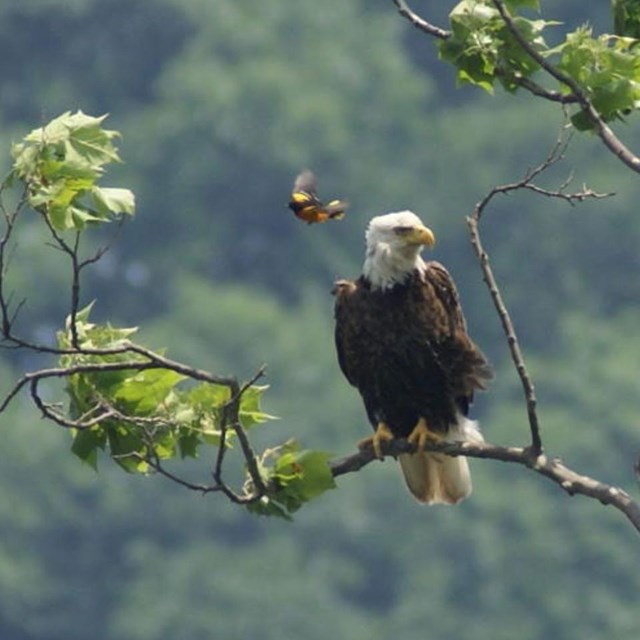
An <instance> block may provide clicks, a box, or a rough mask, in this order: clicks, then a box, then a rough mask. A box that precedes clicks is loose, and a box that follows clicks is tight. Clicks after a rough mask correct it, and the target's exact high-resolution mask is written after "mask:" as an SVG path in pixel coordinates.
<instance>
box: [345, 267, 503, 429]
mask: <svg viewBox="0 0 640 640" xmlns="http://www.w3.org/2000/svg"><path fill="white" fill-rule="evenodd" d="M334 292H335V295H336V303H335V317H336V328H335V340H336V347H337V352H338V360H339V363H340V368H341V369H342V371H343V373H344V374H345V376H346V377H347V379H348V380H349V382H350V383H351V384H352V385H353V386H355V387H357V389H358V390H359V391H360V394H361V395H362V398H363V400H364V405H365V408H366V411H367V415H368V418H369V421H370V422H371V424H372V425H373V426H374V427H375V426H376V425H377V424H379V423H380V422H384V423H386V424H387V425H388V426H389V428H390V429H391V431H392V433H393V434H394V436H396V437H407V436H408V435H409V434H410V433H411V431H412V429H413V428H414V427H415V426H416V423H417V422H418V420H419V419H420V418H424V419H425V420H426V422H427V424H428V425H429V428H430V430H432V431H435V432H440V433H443V434H446V433H447V431H448V430H449V428H450V427H451V426H452V425H454V424H455V423H456V420H457V415H459V414H462V415H466V414H467V413H468V410H469V405H470V403H471V401H472V399H473V393H474V391H475V390H477V389H484V388H485V385H486V383H487V381H488V380H489V379H490V378H491V376H492V374H491V369H490V367H489V364H488V362H487V360H486V358H485V356H484V355H483V354H482V352H481V351H480V350H479V349H478V347H477V346H476V345H475V344H474V343H473V342H472V341H471V339H470V338H469V336H468V335H467V330H466V323H465V319H464V316H463V314H462V309H461V307H460V301H459V298H458V292H457V290H456V286H455V284H454V282H453V280H452V279H451V276H450V275H449V273H448V272H447V270H446V269H445V268H444V267H443V266H442V265H441V264H439V263H437V262H428V263H426V265H425V268H424V270H418V269H416V270H415V271H413V272H412V273H411V274H409V275H408V276H407V278H406V279H405V280H404V281H403V282H401V283H398V284H395V285H393V286H392V287H389V288H386V289H385V288H373V287H371V285H370V283H369V282H368V280H367V279H366V278H365V277H364V276H361V277H360V278H359V279H357V280H342V281H338V282H337V283H336V287H335V290H334Z"/></svg>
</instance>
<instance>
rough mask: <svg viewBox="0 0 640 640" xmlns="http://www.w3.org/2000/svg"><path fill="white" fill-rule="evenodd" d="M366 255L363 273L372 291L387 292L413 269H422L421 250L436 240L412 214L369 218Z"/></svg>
mask: <svg viewBox="0 0 640 640" xmlns="http://www.w3.org/2000/svg"><path fill="white" fill-rule="evenodd" d="M366 239H367V255H366V258H365V261H364V267H363V269H362V273H363V275H364V276H365V278H367V280H369V282H370V283H371V286H372V287H373V288H375V289H388V288H389V287H392V286H393V285H394V284H398V283H400V282H402V281H403V280H405V279H406V278H407V277H408V276H409V275H410V274H411V273H413V271H415V270H416V269H417V270H418V271H420V272H421V271H422V270H423V269H424V261H423V260H422V258H421V257H420V251H421V250H422V247H423V246H427V247H432V246H433V245H434V244H435V242H436V239H435V236H434V235H433V232H432V231H431V229H428V228H427V227H425V226H424V225H423V224H422V221H421V220H420V218H418V216H417V215H416V214H415V213H413V212H412V211H398V212H397V213H387V214H386V215H384V216H377V217H375V218H372V220H371V222H369V227H368V228H367V234H366Z"/></svg>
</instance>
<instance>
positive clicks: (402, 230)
mask: <svg viewBox="0 0 640 640" xmlns="http://www.w3.org/2000/svg"><path fill="white" fill-rule="evenodd" d="M393 231H394V233H395V234H396V235H397V236H406V235H407V234H409V233H411V232H412V231H413V227H405V226H397V227H394V228H393Z"/></svg>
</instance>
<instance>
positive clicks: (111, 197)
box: [91, 186, 136, 218]
mask: <svg viewBox="0 0 640 640" xmlns="http://www.w3.org/2000/svg"><path fill="white" fill-rule="evenodd" d="M91 195H92V197H93V202H94V205H95V207H96V209H97V210H98V211H99V212H100V213H101V214H103V216H104V217H105V218H106V217H108V215H109V214H110V213H114V214H115V213H127V214H129V215H133V213H134V212H135V208H136V204H135V197H134V195H133V192H132V191H130V190H129V189H113V188H106V187H95V186H94V187H92V189H91Z"/></svg>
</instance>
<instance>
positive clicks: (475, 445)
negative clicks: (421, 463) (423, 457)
mask: <svg viewBox="0 0 640 640" xmlns="http://www.w3.org/2000/svg"><path fill="white" fill-rule="evenodd" d="M416 450H417V449H416V445H414V444H411V443H410V442H408V441H407V440H405V439H397V440H392V441H390V442H384V443H383V444H382V453H383V455H385V456H393V457H396V456H398V455H399V454H401V453H415V452H416ZM425 450H426V451H433V452H436V453H444V454H446V455H450V456H459V455H464V456H467V457H470V458H484V459H489V460H498V461H501V462H509V463H514V464H520V465H523V466H525V467H527V468H529V469H531V470H532V471H535V472H536V473H539V474H540V475H542V476H544V477H545V478H548V479H549V480H551V481H552V482H554V483H555V484H557V485H558V486H559V487H560V488H561V489H563V490H564V491H565V492H566V493H568V494H569V495H570V496H574V495H582V496H585V497H588V498H593V499H595V500H598V501H599V502H601V503H602V504H604V505H610V506H612V507H614V508H615V509H617V510H618V511H620V512H621V513H623V514H624V516H625V517H626V518H627V519H628V520H629V522H631V524H632V525H633V526H634V527H635V529H636V531H638V532H639V533H640V504H638V502H636V501H635V500H634V499H633V498H631V496H630V495H629V494H628V493H627V492H626V491H624V490H623V489H621V488H620V487H616V486H612V485H608V484H605V483H603V482H600V481H598V480H594V479H593V478H591V477H589V476H586V475H582V474H579V473H577V472H576V471H574V470H573V469H571V468H569V467H567V466H566V465H565V464H564V463H563V462H562V460H560V459H559V458H548V457H547V456H546V455H544V454H536V453H535V451H534V450H533V449H532V448H530V447H526V448H522V447H499V446H496V445H493V444H490V443H488V442H452V443H441V444H436V443H432V442H429V443H428V444H427V445H426V447H425ZM376 459H377V458H376V454H375V452H374V451H373V448H372V447H371V446H367V447H366V448H363V449H361V450H360V451H358V452H357V453H354V454H352V455H350V456H346V457H344V458H339V459H336V460H332V461H330V462H329V467H330V468H331V473H332V474H333V476H334V477H336V478H337V477H339V476H342V475H346V474H348V473H355V472H357V471H360V469H362V468H363V467H365V466H366V465H368V464H369V463H371V462H373V461H374V460H376Z"/></svg>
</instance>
